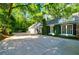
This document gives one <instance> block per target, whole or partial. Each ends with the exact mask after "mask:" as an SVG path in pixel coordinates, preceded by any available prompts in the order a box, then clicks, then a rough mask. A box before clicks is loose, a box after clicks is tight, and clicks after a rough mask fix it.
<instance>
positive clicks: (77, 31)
mask: <svg viewBox="0 0 79 59" xmlns="http://www.w3.org/2000/svg"><path fill="white" fill-rule="evenodd" d="M76 35H79V24H77V25H76Z"/></svg>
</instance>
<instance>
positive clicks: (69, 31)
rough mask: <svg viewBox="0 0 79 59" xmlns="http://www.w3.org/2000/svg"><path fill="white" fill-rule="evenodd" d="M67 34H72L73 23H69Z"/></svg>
mask: <svg viewBox="0 0 79 59" xmlns="http://www.w3.org/2000/svg"><path fill="white" fill-rule="evenodd" d="M67 34H72V25H67Z"/></svg>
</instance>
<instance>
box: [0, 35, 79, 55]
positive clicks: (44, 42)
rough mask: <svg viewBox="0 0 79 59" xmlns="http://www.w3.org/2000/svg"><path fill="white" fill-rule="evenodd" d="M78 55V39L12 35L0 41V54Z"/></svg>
mask: <svg viewBox="0 0 79 59" xmlns="http://www.w3.org/2000/svg"><path fill="white" fill-rule="evenodd" d="M73 54H75V55H78V54H79V41H78V40H69V39H64V38H57V37H51V36H43V35H27V36H21V35H20V36H16V35H15V36H12V37H10V38H7V39H5V40H3V41H1V42H0V55H73Z"/></svg>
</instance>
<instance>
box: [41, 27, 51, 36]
mask: <svg viewBox="0 0 79 59" xmlns="http://www.w3.org/2000/svg"><path fill="white" fill-rule="evenodd" d="M49 33H50V27H49V26H44V27H43V28H42V34H43V35H48V34H49Z"/></svg>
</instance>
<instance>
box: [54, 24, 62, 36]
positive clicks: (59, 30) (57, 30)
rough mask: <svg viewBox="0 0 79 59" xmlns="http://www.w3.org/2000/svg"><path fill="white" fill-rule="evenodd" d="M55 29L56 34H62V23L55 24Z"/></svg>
mask: <svg viewBox="0 0 79 59" xmlns="http://www.w3.org/2000/svg"><path fill="white" fill-rule="evenodd" d="M53 29H54V30H53V32H54V33H55V35H60V34H61V25H55V26H54V27H53Z"/></svg>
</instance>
